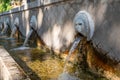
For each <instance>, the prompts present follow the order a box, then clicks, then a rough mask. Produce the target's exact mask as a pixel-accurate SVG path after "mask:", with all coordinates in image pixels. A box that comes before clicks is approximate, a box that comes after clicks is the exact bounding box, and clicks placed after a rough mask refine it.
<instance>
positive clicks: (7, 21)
mask: <svg viewBox="0 0 120 80" xmlns="http://www.w3.org/2000/svg"><path fill="white" fill-rule="evenodd" d="M3 25H4V28H3V30H2V32H1V34H4V33H6V32H7V29H8V26H9V18H7V19H6V20H5V21H4V22H3Z"/></svg>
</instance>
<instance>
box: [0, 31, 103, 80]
mask: <svg viewBox="0 0 120 80" xmlns="http://www.w3.org/2000/svg"><path fill="white" fill-rule="evenodd" d="M31 33H32V31H31ZM5 38H7V36H0V46H4V47H5V49H6V50H7V51H8V52H9V53H10V55H11V56H12V57H13V58H14V59H15V61H16V62H17V63H18V64H19V65H20V67H21V68H22V69H23V70H24V71H25V73H26V74H27V75H28V76H29V77H30V78H31V80H80V79H81V77H82V79H83V80H94V77H92V76H91V75H89V73H88V74H85V73H83V72H81V74H80V75H79V74H76V69H75V67H74V65H73V64H71V63H68V61H69V58H70V55H71V54H72V52H73V51H74V49H75V48H76V47H77V45H78V43H79V42H80V40H81V39H80V38H76V39H75V41H74V43H73V45H72V47H71V49H70V51H69V56H67V58H66V60H64V59H61V58H59V57H56V56H54V57H53V56H51V54H50V52H51V51H50V50H49V49H46V48H40V49H38V48H34V45H31V47H32V48H30V49H22V48H21V49H18V50H11V49H15V48H16V47H19V46H22V45H23V41H21V42H19V41H18V40H16V39H5ZM72 57H73V56H72ZM66 64H67V67H66ZM66 68H67V69H66ZM63 71H64V72H63ZM77 71H78V70H77ZM81 71H82V70H81ZM79 76H80V77H79ZM101 80H102V79H101ZM104 80H105V79H104Z"/></svg>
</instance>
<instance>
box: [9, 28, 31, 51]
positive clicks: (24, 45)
mask: <svg viewBox="0 0 120 80" xmlns="http://www.w3.org/2000/svg"><path fill="white" fill-rule="evenodd" d="M15 31H16V28H15V27H14V29H13V31H12V34H11V38H12V36H13V34H14V33H15ZM32 32H33V30H32V29H31V30H30V31H29V33H28V35H27V36H26V38H25V41H24V43H23V45H22V46H20V47H18V48H13V49H11V51H13V50H26V49H30V47H26V44H27V42H28V39H29V38H30V36H31V34H32Z"/></svg>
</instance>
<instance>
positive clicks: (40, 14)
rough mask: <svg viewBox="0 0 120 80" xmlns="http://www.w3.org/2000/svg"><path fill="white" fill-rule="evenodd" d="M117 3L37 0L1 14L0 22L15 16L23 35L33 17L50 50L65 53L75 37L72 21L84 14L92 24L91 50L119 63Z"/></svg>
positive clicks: (84, 0)
mask: <svg viewBox="0 0 120 80" xmlns="http://www.w3.org/2000/svg"><path fill="white" fill-rule="evenodd" d="M119 6H120V1H119V0H37V1H36V2H32V3H29V4H26V5H23V6H21V7H18V8H15V9H12V10H10V11H8V12H5V13H2V14H0V19H1V21H5V19H6V18H9V19H10V25H11V29H12V24H13V22H14V20H15V18H16V17H18V18H19V20H20V26H19V29H20V31H21V33H22V34H23V35H24V36H26V35H27V33H28V32H29V29H30V27H29V21H30V18H31V16H32V15H35V16H36V18H37V29H36V31H37V34H38V35H39V37H40V38H41V39H42V40H43V41H44V43H45V44H46V45H47V46H48V47H49V48H51V49H54V50H58V51H64V50H65V49H67V48H68V47H69V46H70V43H72V42H73V40H74V36H75V34H76V32H75V30H74V26H73V19H74V16H75V14H76V13H77V12H79V11H80V10H84V11H87V12H88V13H90V15H91V16H92V18H93V20H94V22H95V33H94V36H93V38H92V42H93V45H94V47H96V45H98V46H97V49H99V50H102V51H103V53H107V56H110V57H111V58H112V59H116V60H120V45H119V44H120V40H119V37H120V36H119V33H120V31H119V29H120V27H119V26H120V23H119V21H120V20H119V19H120V16H119V13H120V9H119Z"/></svg>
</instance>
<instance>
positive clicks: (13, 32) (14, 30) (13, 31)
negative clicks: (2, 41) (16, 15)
mask: <svg viewBox="0 0 120 80" xmlns="http://www.w3.org/2000/svg"><path fill="white" fill-rule="evenodd" d="M16 30H17V28H16V27H15V26H14V28H13V30H12V33H11V35H10V38H13V35H14V34H15V32H16Z"/></svg>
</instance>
